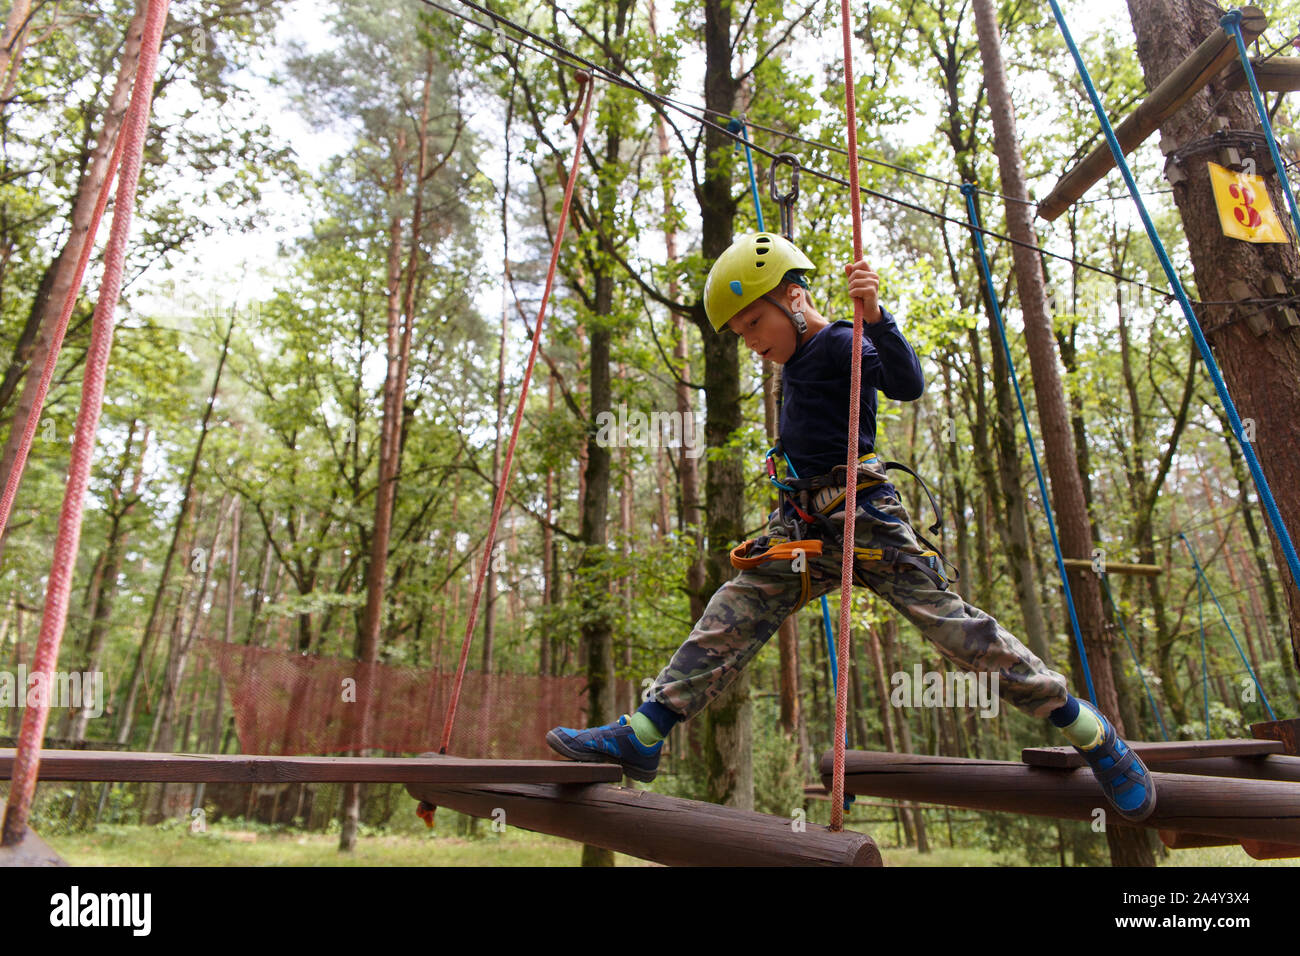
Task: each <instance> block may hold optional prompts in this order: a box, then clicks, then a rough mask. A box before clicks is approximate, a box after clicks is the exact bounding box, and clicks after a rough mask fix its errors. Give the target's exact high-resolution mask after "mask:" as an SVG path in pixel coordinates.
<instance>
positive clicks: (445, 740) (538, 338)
mask: <svg viewBox="0 0 1300 956" xmlns="http://www.w3.org/2000/svg"><path fill="white" fill-rule="evenodd" d="M578 84H579V93H578V97H579V101H580V102H581V99H582V97H583V96H584V95H585V97H586V105H585V106H584V107H583V111H582V124H581V125H580V126H579V127H578V141H577V145H576V146H575V147H574V150H573V166H572V167H571V168H570V169H569V181H568V183H567V184H566V185H565V187H564V205H563V206H562V207H561V208H560V221H559V224H558V225H557V226H556V229H555V243H554V245H553V246H552V247H551V265H550V268H549V269H547V271H546V287H545V289H543V290H542V303H541V306H540V307H539V308H538V310H537V326H536V329H535V330H534V331H533V347H532V349H531V350H530V351H529V353H528V365H527V366H526V367H525V368H524V382H523V387H522V389H521V390H520V392H519V408H518V409H517V410H516V411H515V423H514V427H513V428H512V429H511V430H510V444H509V445H507V446H506V457H505V461H504V463H503V464H502V469H501V478H500V480H499V481H498V483H497V494H496V500H495V501H494V502H493V504H492V523H491V524H490V525H488V535H487V541H486V542H484V544H483V560H481V561H480V562H479V568H478V580H477V582H476V583H475V585H474V600H473V602H472V603H471V604H470V608H469V623H468V624H466V625H465V640H464V642H463V643H462V644H461V647H460V663H459V664H458V665H457V666H456V680H455V682H454V683H453V684H452V690H451V699H450V700H448V702H447V716H446V718H445V719H444V720H443V725H442V743H441V745H440V746H439V748H438V752H439V753H443V754H445V753H446V752H447V745H448V744H449V743H450V742H451V729H452V725H453V723H454V722H455V720H456V706H457V704H459V703H460V688H461V684H462V682H463V681H464V679H465V663H466V661H467V660H469V645H470V641H471V640H472V639H473V637H474V625H475V623H476V622H477V621H478V605H479V599H480V598H481V597H482V596H483V581H484V579H485V578H486V577H487V568H488V564H489V563H490V562H491V561H492V546H493V544H494V542H495V541H496V535H497V523H498V522H499V521H500V520H501V506H502V505H503V504H504V502H505V498H506V487H507V486H508V485H509V483H510V466H511V464H512V463H513V462H514V457H515V441H516V439H518V437H519V425H520V423H521V422H523V419H524V402H525V401H526V400H527V399H528V383H529V381H530V380H531V379H532V376H533V365H534V364H536V362H537V350H538V347H539V346H540V345H541V344H542V322H543V321H544V319H545V317H546V306H547V303H548V302H549V300H550V297H551V287H552V285H554V283H555V267H556V265H557V264H558V263H559V261H560V244H561V243H562V242H563V241H564V225H565V222H566V221H567V220H568V216H569V206H570V204H571V203H572V202H573V188H574V186H575V185H576V183H577V181H578V169H579V167H580V166H581V165H582V143H583V140H584V139H585V138H586V135H587V119H588V117H589V116H590V115H591V101H592V99H593V96H592V89H591V76H590V75H589V74H587V73H585V72H580V73H578ZM578 106H579V104H575V105H574V108H573V112H572V113H570V114H569V117H570V118H572V117H573V116H574V115H575V114H576V113H577V111H578Z"/></svg>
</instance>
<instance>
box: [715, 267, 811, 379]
mask: <svg viewBox="0 0 1300 956" xmlns="http://www.w3.org/2000/svg"><path fill="white" fill-rule="evenodd" d="M800 291H802V290H800V289H799V287H798V286H786V287H785V289H784V290H776V289H773V290H772V291H771V292H769V293H768V295H769V296H770V297H772V298H774V299H776V300H777V301H780V302H784V303H785V305H786V308H788V309H790V311H791V312H797V311H799V310H800V309H801V308H802V302H801V297H800V295H799V292H800ZM727 328H729V329H731V331H733V332H735V333H736V334H737V335H739V336H740V337H741V338H743V339H744V340H745V345H746V347H747V348H748V349H749V350H750V351H751V352H753V353H754V354H755V355H758V356H760V357H761V358H765V359H768V360H769V361H772V362H775V363H776V364H778V365H784V364H785V363H786V362H788V361H790V358H791V356H793V355H794V353H795V349H797V348H798V347H799V334H798V333H797V332H796V331H795V328H794V323H793V322H791V321H790V318H789V316H787V315H786V314H785V313H784V312H782V311H781V310H780V309H778V308H777V307H776V306H775V305H773V304H772V303H771V302H768V301H767V300H766V299H755V300H754V301H753V302H751V303H750V304H749V305H747V306H745V308H743V309H741V310H740V311H739V312H737V313H736V314H735V315H733V316H732V317H731V321H730V322H728V323H727Z"/></svg>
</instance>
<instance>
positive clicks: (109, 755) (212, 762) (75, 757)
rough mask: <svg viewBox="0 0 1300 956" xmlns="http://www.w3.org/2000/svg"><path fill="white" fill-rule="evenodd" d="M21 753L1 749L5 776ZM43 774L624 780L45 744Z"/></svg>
mask: <svg viewBox="0 0 1300 956" xmlns="http://www.w3.org/2000/svg"><path fill="white" fill-rule="evenodd" d="M13 761H14V751H13V750H0V780H8V779H9V778H10V774H11V773H12V771H13ZM39 777H40V779H41V780H96V781H152V782H167V783H200V782H201V783H307V782H315V783H415V782H440V783H498V782H518V783H602V782H610V783H613V782H617V781H619V780H621V779H622V778H623V771H622V769H621V768H619V767H618V766H615V765H614V764H601V763H579V762H577V761H574V760H475V759H470V758H467V757H447V756H438V755H436V754H425V755H424V756H421V757H270V756H262V755H253V754H164V753H126V752H114V751H95V750H42V751H41V765H40V771H39Z"/></svg>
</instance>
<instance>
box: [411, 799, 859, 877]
mask: <svg viewBox="0 0 1300 956" xmlns="http://www.w3.org/2000/svg"><path fill="white" fill-rule="evenodd" d="M406 790H407V792H408V793H409V794H411V796H413V797H415V798H416V799H418V800H422V801H424V802H426V803H430V804H433V805H434V806H440V807H449V808H450V809H452V810H457V811H459V812H461V813H467V814H469V815H470V816H475V817H485V818H493V819H499V820H503V821H504V823H505V825H506V826H512V827H521V828H522V829H525V830H533V831H535V832H538V833H549V834H551V835H553V836H559V837H564V838H565V839H568V840H574V841H576V842H579V843H585V844H588V845H590V846H598V847H603V848H605V849H607V850H613V851H615V852H617V853H626V854H628V855H629V856H635V857H639V858H641V859H643V860H651V861H653V862H655V863H664V864H667V865H669V866H881V865H882V864H881V859H880V851H879V849H877V848H876V844H875V843H874V842H873V841H872V839H871V837H869V836H867V835H866V834H865V833H855V832H854V831H852V830H844V831H841V832H839V833H832V832H831V831H830V830H828V829H827V828H826V827H823V826H818V825H816V824H812V823H804V822H802V821H800V820H795V819H791V818H787V817H774V816H768V815H767V814H763V813H753V812H751V811H748V810H735V809H732V808H731V807H719V806H715V805H714V804H711V803H700V802H699V801H696V800H683V799H680V798H678V797H665V796H662V795H661V794H657V793H650V792H649V791H646V790H629V789H625V788H623V787H612V786H594V785H588V786H560V785H557V784H485V785H480V786H448V785H443V784H416V783H410V784H407V786H406ZM503 813H504V816H502V814H503Z"/></svg>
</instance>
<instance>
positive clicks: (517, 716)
mask: <svg viewBox="0 0 1300 956" xmlns="http://www.w3.org/2000/svg"><path fill="white" fill-rule="evenodd" d="M200 644H201V648H202V650H204V651H205V652H206V653H207V654H208V655H209V656H210V657H211V659H212V661H213V663H214V664H215V665H216V667H217V669H218V670H219V671H220V672H221V676H222V678H223V679H224V680H225V681H226V684H227V689H228V690H229V693H230V698H231V701H232V703H233V705H234V709H235V727H236V730H237V732H238V734H239V746H240V750H241V751H242V752H243V753H249V754H282V755H294V754H325V753H342V752H344V751H349V750H385V751H389V752H391V753H424V752H429V751H436V750H437V749H438V741H439V739H440V737H441V734H442V722H443V717H444V714H445V711H446V706H447V695H448V694H449V693H450V692H451V684H452V679H453V678H454V677H455V675H454V674H442V673H439V672H437V671H433V670H422V669H420V668H416V667H389V666H387V665H383V664H374V665H371V666H370V667H366V666H365V665H363V664H360V663H358V662H356V661H347V660H338V659H335V658H324V657H304V656H302V655H298V654H286V653H284V652H282V651H274V650H267V649H264V648H259V647H247V646H244V645H240V644H225V643H222V642H220V641H207V642H200ZM585 688H586V681H585V680H584V679H583V678H581V677H533V676H529V675H525V674H481V673H474V672H469V673H466V675H465V683H464V685H463V687H462V689H461V701H460V708H459V711H460V715H459V716H458V717H457V719H456V724H455V727H454V732H453V735H452V739H451V744H450V745H449V746H448V748H447V752H448V753H449V754H453V755H455V756H457V757H482V758H501V759H517V760H518V759H539V760H540V759H554V758H555V757H556V754H555V752H554V751H552V750H551V749H550V748H549V747H548V746H546V739H545V738H546V732H547V731H548V730H550V729H551V728H552V727H555V726H557V725H563V726H568V727H582V726H585V724H584V723H583V721H584V716H583V706H584V702H585ZM368 700H369V701H373V706H372V707H371V708H370V713H369V714H368V715H367V714H366V708H365V702H366V701H368Z"/></svg>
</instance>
